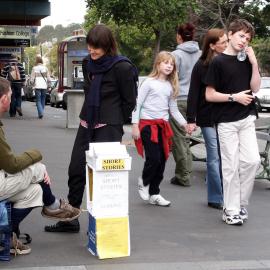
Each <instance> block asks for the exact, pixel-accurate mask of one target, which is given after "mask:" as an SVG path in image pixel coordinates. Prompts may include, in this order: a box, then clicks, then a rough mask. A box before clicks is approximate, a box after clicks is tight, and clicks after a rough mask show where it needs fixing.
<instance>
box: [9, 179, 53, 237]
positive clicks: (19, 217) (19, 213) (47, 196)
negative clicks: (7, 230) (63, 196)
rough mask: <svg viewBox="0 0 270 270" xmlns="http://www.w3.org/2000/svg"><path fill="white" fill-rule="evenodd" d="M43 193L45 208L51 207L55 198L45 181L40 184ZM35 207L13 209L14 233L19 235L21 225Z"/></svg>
mask: <svg viewBox="0 0 270 270" xmlns="http://www.w3.org/2000/svg"><path fill="white" fill-rule="evenodd" d="M39 184H40V186H41V188H42V191H43V197H42V200H43V203H44V205H45V206H49V205H51V204H53V203H54V201H55V196H54V195H53V194H52V191H51V187H50V186H49V185H47V184H46V183H45V182H44V181H42V182H40V183H39ZM33 209H34V208H33V207H29V208H12V211H11V220H12V232H15V233H16V234H17V235H18V234H19V231H20V230H19V225H20V223H21V222H22V221H23V220H24V219H25V218H26V216H27V215H28V214H30V212H31V211H32V210H33Z"/></svg>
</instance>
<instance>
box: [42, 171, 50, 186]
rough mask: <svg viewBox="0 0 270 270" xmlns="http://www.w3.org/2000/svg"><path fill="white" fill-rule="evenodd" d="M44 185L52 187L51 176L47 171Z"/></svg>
mask: <svg viewBox="0 0 270 270" xmlns="http://www.w3.org/2000/svg"><path fill="white" fill-rule="evenodd" d="M44 183H45V184H47V185H49V186H50V185H51V183H52V182H51V178H50V176H49V174H48V172H47V171H45V174H44Z"/></svg>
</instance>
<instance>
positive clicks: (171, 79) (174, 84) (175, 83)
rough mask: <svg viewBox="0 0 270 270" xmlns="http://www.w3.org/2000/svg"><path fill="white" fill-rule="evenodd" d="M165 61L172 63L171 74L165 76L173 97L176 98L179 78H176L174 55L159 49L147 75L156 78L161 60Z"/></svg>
mask: <svg viewBox="0 0 270 270" xmlns="http://www.w3.org/2000/svg"><path fill="white" fill-rule="evenodd" d="M166 61H172V63H173V71H172V73H171V74H169V75H168V76H167V80H168V81H169V82H170V83H171V85H172V88H173V98H176V97H177V96H178V94H179V80H178V74H177V70H176V63H175V58H174V56H173V55H172V54H171V53H170V52H167V51H161V52H159V54H158V55H157V56H156V59H155V62H154V65H153V70H152V72H151V73H150V74H149V77H152V78H158V77H159V74H160V71H159V65H160V63H161V62H166Z"/></svg>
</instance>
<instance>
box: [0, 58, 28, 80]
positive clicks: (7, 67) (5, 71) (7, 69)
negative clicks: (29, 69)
mask: <svg viewBox="0 0 270 270" xmlns="http://www.w3.org/2000/svg"><path fill="white" fill-rule="evenodd" d="M12 64H16V65H17V67H18V70H19V72H20V77H21V78H20V80H11V79H10V78H9V77H10V76H9V73H10V71H11V65H12ZM1 77H4V78H5V79H7V80H9V81H11V82H12V83H24V82H25V71H24V67H23V65H22V64H21V63H18V62H10V63H8V64H6V65H5V67H4V68H3V70H2V74H1Z"/></svg>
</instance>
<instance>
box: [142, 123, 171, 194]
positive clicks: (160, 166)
mask: <svg viewBox="0 0 270 270" xmlns="http://www.w3.org/2000/svg"><path fill="white" fill-rule="evenodd" d="M141 138H142V142H143V147H144V152H145V162H144V168H143V172H142V179H143V184H144V185H145V186H147V185H149V184H150V186H149V194H150V195H154V194H159V192H160V189H159V185H160V183H161V181H162V179H163V173H164V170H165V164H166V159H165V155H164V149H163V143H162V136H161V128H158V143H154V142H152V141H151V128H150V126H146V127H144V128H143V130H142V131H141Z"/></svg>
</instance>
